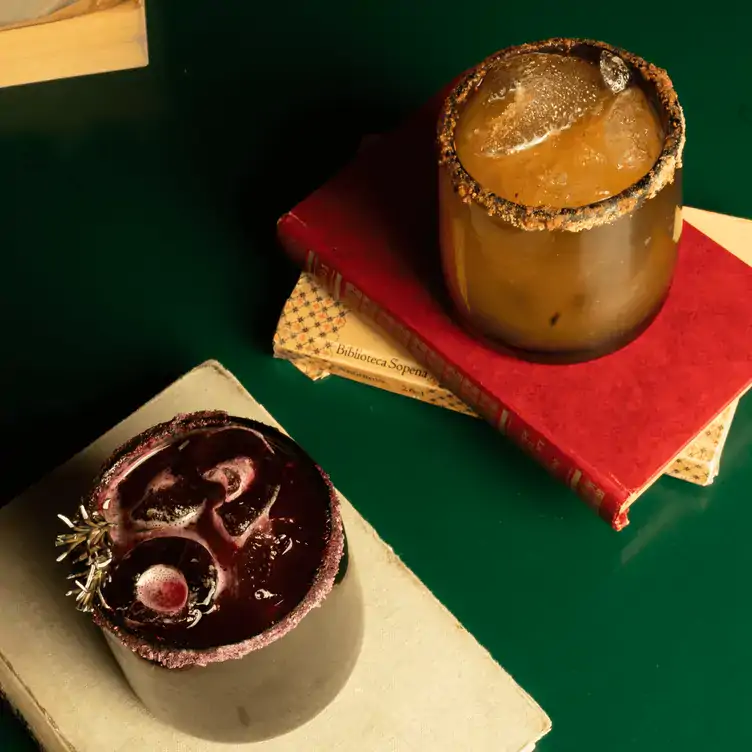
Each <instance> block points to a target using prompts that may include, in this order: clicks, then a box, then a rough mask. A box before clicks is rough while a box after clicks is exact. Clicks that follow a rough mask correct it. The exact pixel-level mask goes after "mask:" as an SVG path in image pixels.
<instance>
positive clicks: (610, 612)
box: [0, 0, 752, 752]
mask: <svg viewBox="0 0 752 752" xmlns="http://www.w3.org/2000/svg"><path fill="white" fill-rule="evenodd" d="M730 7H731V6H730V4H729V9H728V10H726V9H724V7H723V4H722V3H715V4H713V5H711V6H708V7H706V8H704V9H703V12H702V14H701V15H698V16H694V15H692V14H691V13H690V12H687V13H686V15H685V14H684V12H683V11H681V10H680V9H679V7H678V6H677V5H676V4H669V5H665V4H664V5H661V4H657V3H653V4H647V5H646V4H638V5H634V4H627V3H624V2H605V1H601V2H598V3H592V2H588V3H566V4H564V3H559V2H555V1H554V0H538V1H537V2H536V3H521V4H516V5H515V4H510V3H501V2H498V1H497V0H493V1H492V0H477V1H476V2H475V3H450V2H448V1H447V0H438V1H437V0H433V1H432V2H428V1H427V0H421V1H420V2H417V1H415V0H413V1H412V2H409V1H408V0H379V1H378V2H375V1H373V0H368V1H367V2H366V1H365V0H360V2H352V0H336V1H333V0H330V1H329V2H323V3H312V2H302V1H301V0H291V1H290V0H288V2H276V3H249V2H245V1H244V0H235V1H232V0H223V2H221V3H220V2H207V1H206V0H204V2H198V1H197V0H180V2H176V1H174V2H165V1H163V2H162V3H159V2H157V1H156V0H152V2H151V3H150V7H149V41H150V53H151V60H152V62H151V65H150V67H149V68H148V69H143V70H138V71H131V72H125V73H116V74H110V75H104V76H94V77H88V78H82V79H77V80H70V81H63V82H54V83H47V84H39V85H34V86H27V87H21V88H16V89H8V90H4V91H0V175H2V183H1V185H0V228H1V230H2V235H0V238H1V239H2V245H1V246H0V248H1V249H2V250H1V251H0V254H1V255H0V258H2V261H3V264H2V281H3V288H2V295H1V296H0V306H2V309H1V311H0V312H1V313H2V317H3V318H2V321H3V335H4V336H3V350H2V358H3V361H2V363H3V368H2V369H0V380H1V381H0V387H1V388H2V391H1V394H2V404H3V407H2V413H1V414H0V419H1V420H2V423H1V426H2V428H3V429H4V430H3V431H2V437H3V439H2V442H3V447H2V455H0V456H2V460H0V467H2V471H3V480H4V483H3V487H2V496H3V500H7V499H10V498H11V497H12V496H13V495H15V494H16V493H17V492H18V491H20V490H21V489H22V488H23V487H24V486H26V485H27V484H29V483H30V482H32V481H34V480H35V479H36V478H38V477H39V476H40V475H42V474H43V473H44V472H46V471H47V470H48V469H50V468H51V467H52V466H53V465H55V464H56V463H58V462H61V461H63V460H65V459H66V458H67V457H68V456H69V455H71V454H72V453H74V452H75V451H77V450H78V449H80V448H81V447H82V446H83V445H84V444H85V443H86V442H88V441H90V440H92V439H94V438H95V437H96V436H97V435H99V434H100V433H101V432H102V431H103V430H105V429H107V428H108V427H110V426H111V425H112V424H113V423H114V422H116V421H118V420H119V419H121V418H122V417H124V416H125V415H126V414H127V413H128V412H130V411H131V410H133V409H134V408H136V407H138V405H139V404H140V403H141V402H143V401H144V400H145V399H146V398H148V397H150V396H151V395H152V394H153V393H155V392H156V391H157V390H159V389H161V388H162V387H164V386H166V385H167V384H168V383H169V382H170V381H171V380H172V379H173V378H175V377H177V376H178V375H180V374H181V373H182V372H183V371H185V370H187V369H189V368H191V367H192V366H194V365H196V364H198V363H199V362H201V361H203V360H204V359H207V358H217V359H219V360H220V361H222V362H223V363H224V364H225V365H226V366H228V367H229V368H230V369H231V370H233V371H234V372H235V373H236V374H237V376H238V377H239V378H240V379H241V380H242V382H243V383H244V384H245V386H246V387H247V388H248V389H249V390H250V391H251V392H252V393H253V395H254V396H255V397H256V398H257V399H259V400H260V401H261V402H262V403H263V404H264V405H265V406H266V407H267V408H268V409H269V410H271V412H272V413H273V414H274V415H275V416H276V417H277V418H278V419H279V420H280V421H281V423H282V424H283V425H285V426H286V428H287V429H288V430H289V431H290V432H291V433H292V435H293V436H294V437H295V438H296V439H298V440H299V441H300V442H301V443H302V444H303V445H304V446H305V447H306V448H307V449H308V450H309V451H310V452H311V453H312V454H314V455H315V456H316V458H317V459H318V460H319V461H320V462H321V463H322V464H323V465H324V466H325V467H326V468H327V469H328V470H329V471H330V473H331V475H332V477H333V479H334V481H335V483H336V484H337V485H338V486H339V488H340V489H341V490H342V491H343V492H344V493H345V494H346V495H347V496H348V497H349V498H350V499H351V500H352V501H353V503H354V504H355V505H356V506H357V508H358V509H359V510H360V511H361V512H362V513H363V514H364V515H365V516H366V517H367V518H368V520H369V521H370V522H372V523H373V524H374V525H375V526H376V528H377V529H378V531H379V532H380V533H381V535H382V536H383V537H384V538H385V539H386V540H387V541H388V542H389V543H390V544H392V545H393V546H394V548H395V550H396V551H397V552H398V553H399V554H400V555H401V556H402V557H403V558H404V559H405V561H406V562H407V564H408V565H409V566H410V567H412V568H413V569H414V570H415V572H416V573H417V574H418V576H419V577H420V578H421V579H423V581H424V582H425V583H426V584H427V585H428V586H429V587H430V588H431V589H432V590H433V592H434V593H436V595H437V596H438V597H439V598H440V599H441V600H442V601H443V602H444V603H445V604H446V605H447V606H448V607H449V608H450V609H451V610H452V611H453V612H454V613H455V614H456V615H457V617H458V618H459V619H460V620H461V621H462V622H463V624H465V626H466V627H467V628H468V629H469V630H471V631H472V632H473V634H475V635H476V637H477V638H478V639H479V640H480V642H481V643H483V644H484V645H486V646H487V647H488V648H489V649H490V650H491V652H492V653H493V655H494V656H495V658H497V659H498V660H499V661H500V662H501V663H502V664H503V665H504V667H505V668H506V669H507V670H509V671H510V672H511V673H512V674H513V675H514V676H515V677H516V678H517V679H518V680H519V681H520V683H521V684H522V685H523V686H524V687H525V689H527V690H528V691H529V692H531V693H532V694H533V696H534V697H535V698H536V699H537V700H538V701H539V702H540V703H541V705H542V706H543V707H544V708H545V709H546V710H547V711H548V713H549V714H550V715H551V717H552V719H553V724H554V728H553V732H552V733H551V735H550V737H549V738H548V739H547V740H546V741H545V742H544V743H543V744H541V749H542V750H543V752H591V751H592V752H595V751H596V750H597V751H598V752H603V751H604V750H605V751H607V752H626V751H627V750H630V752H646V751H647V750H662V749H666V748H668V749H680V750H690V751H693V750H698V751H700V750H702V752H706V751H707V750H714V749H720V748H722V747H724V748H729V749H735V750H737V749H738V750H741V749H750V748H752V726H750V725H749V724H745V723H744V722H743V721H742V718H743V717H744V715H745V713H746V711H747V709H748V707H749V704H750V700H752V690H751V689H750V685H749V675H750V672H751V671H752V641H751V640H750V639H749V635H750V630H751V629H752V606H751V605H750V598H749V595H748V587H747V585H748V581H749V571H750V566H751V565H752V549H751V548H750V546H749V544H748V532H747V531H748V525H749V522H750V518H751V517H752V493H751V492H750V490H751V489H752V459H751V458H750V446H751V445H752V399H750V398H748V399H747V400H746V402H744V403H743V404H742V407H741V409H740V412H739V416H738V418H737V419H736V421H735V423H734V427H733V430H732V432H731V437H730V439H729V444H728V448H727V450H726V453H725V455H724V462H723V472H722V474H721V476H720V478H719V479H718V480H717V481H716V483H715V484H714V485H713V486H712V487H711V488H709V489H701V488H697V487H693V486H691V485H689V484H686V483H682V482H679V481H674V480H670V479H664V480H661V481H660V482H659V483H658V484H657V485H656V486H655V487H654V488H653V489H652V490H651V491H650V492H649V493H648V494H646V495H645V497H644V498H643V499H641V500H640V502H639V503H638V504H637V506H636V507H635V508H634V511H633V513H632V525H631V526H630V527H629V528H627V529H626V530H625V531H624V532H623V533H621V534H616V533H614V532H612V531H611V530H610V529H609V528H608V527H607V526H606V525H605V524H604V523H603V522H601V521H600V520H598V519H597V518H596V517H595V516H594V515H593V514H592V513H591V512H590V511H588V510H587V509H586V508H585V507H584V505H582V504H581V503H580V502H579V501H577V500H576V499H575V498H574V496H572V495H570V494H569V492H567V491H566V490H565V489H563V488H562V487H560V486H558V485H557V484H556V483H555V482H553V481H551V480H549V479H548V477H547V476H546V475H545V474H544V473H543V472H542V471H541V470H539V469H538V467H537V466H536V465H534V464H533V463H532V461H530V460H528V459H527V458H526V457H524V456H523V455H522V454H521V453H519V452H518V451H517V450H516V449H515V448H513V447H511V446H509V445H507V443H505V441H504V440H503V439H502V438H501V437H500V436H498V435H497V434H495V433H494V432H493V431H492V429H491V428H490V427H487V426H485V425H482V424H481V423H480V422H478V421H476V420H474V419H471V418H466V417H463V416H460V415H456V414H453V413H449V412H445V411H442V410H440V409H438V408H435V407H431V406H428V405H424V404H421V403H418V402H415V401H412V400H409V399H406V398H402V397H397V396H393V395H390V394H386V393H382V392H379V391H377V390H375V389H371V388H368V387H365V386H360V385H358V384H354V383H348V382H345V381H341V380H335V379H331V380H328V381H325V382H323V383H320V384H313V383H312V382H310V381H308V380H306V379H305V378H304V377H303V376H302V375H300V374H299V373H298V372H297V371H296V370H295V369H294V368H293V367H292V366H291V365H290V364H288V363H285V362H277V361H275V360H273V359H272V357H271V354H270V340H271V335H272V332H273V328H274V323H275V318H276V316H277V314H278V312H279V310H280V308H281V306H282V303H283V302H284V300H285V297H286V296H287V294H288V293H289V291H290V290H291V288H292V285H293V283H294V280H295V277H296V273H295V270H294V269H293V268H292V267H291V266H290V265H289V264H288V263H287V262H286V261H285V260H284V259H283V258H282V256H281V254H280V253H279V251H278V250H277V249H276V248H275V245H274V241H273V230H274V221H275V219H276V218H277V216H278V215H279V214H280V213H281V212H282V211H284V210H285V209H287V208H289V207H290V206H291V205H292V204H293V203H294V202H295V201H297V200H298V199H300V198H302V197H303V196H304V195H305V194H306V193H308V192H309V191H310V190H311V189H313V188H314V187H316V185H317V184H319V183H320V182H321V181H322V180H324V179H325V178H326V177H327V176H328V175H329V174H330V173H331V172H332V171H334V170H335V168H336V167H337V166H338V165H340V164H341V163H343V162H344V161H345V160H346V159H347V158H348V157H349V156H350V155H351V154H352V153H353V151H354V149H355V148H356V145H357V144H358V142H359V140H360V138H361V136H362V135H363V134H365V133H368V132H374V131H379V130H382V129H384V128H387V127H390V126H392V125H394V124H396V123H397V122H398V121H399V120H400V118H401V117H403V116H404V115H405V114H406V113H407V112H408V111H410V110H411V109H413V108H414V107H415V106H417V105H418V104H419V103H421V102H422V101H423V100H424V99H426V98H427V97H428V96H430V95H431V94H432V93H433V92H434V91H435V90H436V89H438V88H439V87H440V86H442V85H443V84H444V83H445V82H446V81H447V80H448V79H450V78H451V77H452V76H453V75H455V74H457V73H458V72H459V71H461V70H462V69H464V68H466V67H467V66H469V65H471V64H472V63H474V62H476V61H477V60H479V59H480V58H482V57H484V56H485V55H486V54H488V53H491V52H493V51H494V50H496V49H498V48H501V47H504V46H507V45H509V44H512V43H519V42H523V41H530V40H533V39H537V38H544V37H548V36H553V35H576V36H591V37H596V38H601V39H604V40H607V41H609V42H612V43H614V44H617V45H620V46H623V47H626V48H629V49H631V50H632V51H634V52H636V53H639V54H641V55H643V56H645V57H647V58H648V59H651V60H652V61H654V62H656V63H658V64H660V65H662V66H663V67H666V68H667V69H668V70H669V72H670V73H671V75H672V77H673V79H674V82H675V84H676V86H677V88H678V90H679V95H680V97H681V99H682V102H683V104H684V108H685V112H686V116H687V120H688V135H689V143H688V146H687V151H686V170H685V184H686V202H687V203H688V204H690V205H694V206H700V207H702V208H706V209H712V210H716V211H722V212H726V213H730V214H737V215H742V216H748V217H750V216H752V198H751V197H750V196H751V194H750V191H749V176H750V174H752V105H751V104H750V102H749V90H750V87H749V85H748V83H747V80H748V79H747V77H748V76H749V71H750V70H751V69H752V51H745V49H749V48H748V47H747V34H748V24H749V20H750V14H749V12H748V11H745V12H741V11H738V12H736V11H732V10H730ZM735 13H736V15H734V14H735ZM667 377H670V374H667ZM53 512H54V510H50V513H53ZM447 660H452V656H447ZM0 748H2V749H3V750H6V749H7V750H22V749H27V748H28V744H24V737H23V733H22V732H21V731H19V729H18V727H17V726H15V725H14V722H12V721H11V720H10V719H4V720H3V721H2V724H1V725H0ZM353 749H354V750H356V749H358V740H357V739H354V740H353ZM102 752H107V750H103V751H102ZM301 752H303V751H301ZM426 752H430V751H428V750H427V751H426Z"/></svg>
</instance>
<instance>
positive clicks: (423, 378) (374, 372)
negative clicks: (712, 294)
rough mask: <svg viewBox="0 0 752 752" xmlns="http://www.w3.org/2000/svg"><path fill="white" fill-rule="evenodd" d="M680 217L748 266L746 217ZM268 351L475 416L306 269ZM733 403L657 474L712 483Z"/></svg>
mask: <svg viewBox="0 0 752 752" xmlns="http://www.w3.org/2000/svg"><path fill="white" fill-rule="evenodd" d="M684 217H685V219H687V220H688V221H689V222H691V223H692V224H693V225H695V227H697V228H698V229H699V230H701V231H702V232H704V233H705V234H706V235H708V236H709V237H711V238H713V240H715V241H716V242H718V243H720V244H721V245H723V246H724V247H725V248H727V249H728V250H730V251H731V252H732V253H734V254H735V255H737V256H739V258H741V259H742V260H744V261H746V262H747V263H749V264H751V265H752V221H750V220H746V219H740V218H738V217H730V216H727V215H723V214H714V213H712V212H706V211H702V210H700V209H692V208H689V207H685V209H684ZM274 354H275V356H276V357H278V358H283V359H285V360H289V361H290V362H292V363H293V365H294V366H295V367H296V368H298V370H300V371H301V372H302V373H304V374H305V375H306V376H308V377H309V378H311V379H314V380H318V379H322V378H325V377H326V376H329V375H336V376H342V377H344V378H349V379H352V380H354V381H359V382H361V383H364V384H369V385H371V386H375V387H378V388H380V389H386V390H388V391H390V392H395V393H397V394H403V395H406V396H408V397H413V398H415V399H419V400H422V401H424V402H430V403H431V404H434V405H438V406H440V407H446V408H448V409H450V410H456V411H458V412H462V413H466V414H468V415H475V413H474V412H473V411H472V410H471V409H470V408H469V407H467V406H466V405H465V404H463V403H462V402H461V401H460V400H459V399H458V398H457V397H455V396H454V395H453V394H452V393H451V392H450V391H449V390H447V389H444V388H443V387H442V386H441V385H440V384H439V383H438V381H436V379H435V378H434V377H433V376H432V375H431V374H430V373H428V371H426V370H425V369H424V368H423V367H422V366H421V365H420V364H419V363H417V362H416V360H415V359H414V358H413V357H412V356H411V355H410V353H409V352H408V351H407V350H406V349H405V348H404V347H402V346H401V345H400V344H398V343H397V342H395V341H394V340H392V339H390V338H389V337H388V335H386V334H384V333H383V332H381V331H380V330H379V329H378V328H377V327H376V326H374V325H373V324H371V322H369V321H366V320H364V319H361V318H358V316H356V315H355V314H353V313H352V312H351V311H349V310H348V309H347V308H346V306H344V305H343V304H342V303H340V302H338V301H336V300H334V299H333V298H332V297H331V296H330V295H329V293H328V292H327V291H326V290H325V289H324V288H323V287H321V286H320V285H319V284H318V282H316V281H315V280H314V279H312V278H311V277H310V276H309V275H307V274H301V276H300V278H299V280H298V283H297V284H296V286H295V289H294V290H293V292H292V294H291V295H290V297H289V299H288V300H287V302H286V304H285V306H284V308H283V311H282V315H281V316H280V319H279V323H278V325H277V331H276V332H275V335H274ZM736 406H737V403H736V402H734V403H733V404H731V405H730V406H729V407H728V408H727V409H726V410H724V411H723V412H722V413H721V414H720V415H719V416H718V417H717V418H716V420H715V421H713V423H712V424H711V425H709V426H708V427H707V428H706V429H705V430H704V431H703V432H702V433H701V434H700V435H699V436H697V438H696V439H695V440H694V441H693V442H692V443H691V444H689V445H688V446H687V447H686V448H685V449H684V450H683V451H682V452H681V453H680V454H679V455H678V456H677V457H676V459H675V460H674V462H673V463H672V464H671V465H670V466H669V467H668V468H667V469H666V471H665V474H666V475H670V476H672V477H674V478H679V479H681V480H685V481H687V482H689V483H694V484H697V485H701V486H706V485H709V484H710V483H712V482H713V480H714V479H715V478H716V476H717V475H718V472H719V468H720V461H721V455H722V453H723V447H724V444H725V442H726V437H727V436H728V432H729V429H730V427H731V422H732V420H733V417H734V412H735V411H736ZM476 417H477V416H476Z"/></svg>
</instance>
